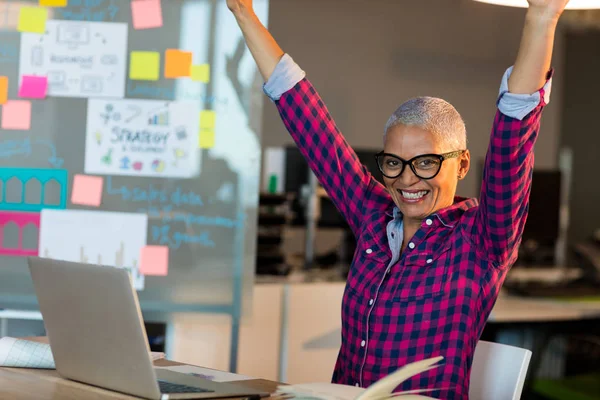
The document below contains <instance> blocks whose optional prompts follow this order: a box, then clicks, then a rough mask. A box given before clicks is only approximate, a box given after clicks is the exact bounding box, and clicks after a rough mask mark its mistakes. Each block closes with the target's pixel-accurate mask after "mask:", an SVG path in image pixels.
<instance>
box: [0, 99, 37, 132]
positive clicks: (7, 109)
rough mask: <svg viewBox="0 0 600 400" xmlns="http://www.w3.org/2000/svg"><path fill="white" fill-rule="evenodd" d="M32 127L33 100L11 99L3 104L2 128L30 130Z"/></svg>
mask: <svg viewBox="0 0 600 400" xmlns="http://www.w3.org/2000/svg"><path fill="white" fill-rule="evenodd" d="M29 128H31V102H30V101H28V100H9V101H7V102H6V103H4V104H3V105H2V129H15V130H22V131H28V130H29Z"/></svg>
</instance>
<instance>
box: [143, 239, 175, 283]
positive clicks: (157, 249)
mask: <svg viewBox="0 0 600 400" xmlns="http://www.w3.org/2000/svg"><path fill="white" fill-rule="evenodd" d="M140 272H141V273H142V274H143V275H154V276H166V275H167V274H168V273H169V248H168V247H167V246H145V247H143V248H142V252H141V255H140Z"/></svg>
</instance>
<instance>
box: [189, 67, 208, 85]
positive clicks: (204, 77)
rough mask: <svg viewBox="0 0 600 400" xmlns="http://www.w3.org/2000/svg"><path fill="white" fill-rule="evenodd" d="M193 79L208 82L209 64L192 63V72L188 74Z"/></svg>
mask: <svg viewBox="0 0 600 400" xmlns="http://www.w3.org/2000/svg"><path fill="white" fill-rule="evenodd" d="M190 76H191V77H192V80H193V81H198V82H203V83H208V82H210V65H208V64H200V65H192V73H191V75H190Z"/></svg>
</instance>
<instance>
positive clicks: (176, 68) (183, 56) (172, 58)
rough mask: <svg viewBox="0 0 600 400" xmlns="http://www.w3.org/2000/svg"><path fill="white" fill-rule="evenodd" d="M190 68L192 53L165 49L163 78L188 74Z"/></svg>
mask: <svg viewBox="0 0 600 400" xmlns="http://www.w3.org/2000/svg"><path fill="white" fill-rule="evenodd" d="M191 70H192V53H190V52H189V51H181V50H176V49H168V50H167V51H165V78H180V77H182V76H190V73H191Z"/></svg>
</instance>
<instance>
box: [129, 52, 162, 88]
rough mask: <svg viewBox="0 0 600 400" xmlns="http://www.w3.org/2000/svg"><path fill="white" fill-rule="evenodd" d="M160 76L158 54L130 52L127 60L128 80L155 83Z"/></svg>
mask: <svg viewBox="0 0 600 400" xmlns="http://www.w3.org/2000/svg"><path fill="white" fill-rule="evenodd" d="M159 76H160V53H158V52H156V51H132V52H131V57H130V58H129V79H135V80H139V81H157V80H158V77H159Z"/></svg>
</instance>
